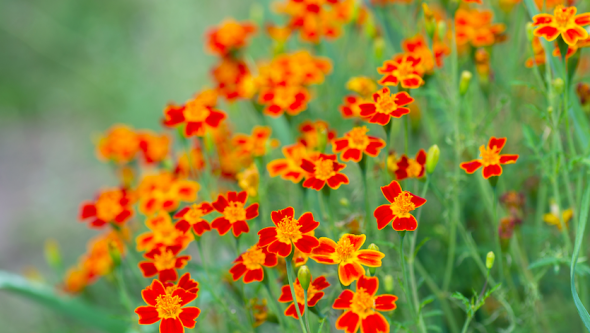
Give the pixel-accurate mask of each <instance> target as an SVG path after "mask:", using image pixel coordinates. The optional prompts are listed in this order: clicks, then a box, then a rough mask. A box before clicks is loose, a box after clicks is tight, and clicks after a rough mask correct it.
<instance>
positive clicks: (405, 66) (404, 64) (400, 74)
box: [373, 53, 424, 98]
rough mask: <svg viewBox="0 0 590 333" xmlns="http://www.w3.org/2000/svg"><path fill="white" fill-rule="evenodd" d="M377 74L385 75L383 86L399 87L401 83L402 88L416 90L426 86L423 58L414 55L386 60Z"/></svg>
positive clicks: (396, 56)
mask: <svg viewBox="0 0 590 333" xmlns="http://www.w3.org/2000/svg"><path fill="white" fill-rule="evenodd" d="M377 72H378V73H379V74H382V75H383V77H382V78H381V80H379V84H380V85H382V86H397V85H398V84H399V83H400V82H401V86H402V88H405V89H416V88H418V87H420V86H421V85H423V84H424V80H422V75H423V74H424V72H423V67H422V58H420V57H416V56H414V55H412V54H408V53H402V54H397V55H395V56H394V57H393V59H392V60H386V61H385V62H384V63H383V66H382V67H380V68H377ZM388 92H389V91H388ZM374 96H375V95H373V98H374Z"/></svg>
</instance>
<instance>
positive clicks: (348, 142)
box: [333, 126, 385, 162]
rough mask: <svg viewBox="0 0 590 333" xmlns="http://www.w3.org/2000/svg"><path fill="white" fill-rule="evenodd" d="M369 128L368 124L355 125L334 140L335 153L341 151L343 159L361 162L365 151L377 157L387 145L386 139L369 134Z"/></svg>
mask: <svg viewBox="0 0 590 333" xmlns="http://www.w3.org/2000/svg"><path fill="white" fill-rule="evenodd" d="M367 132H369V129H368V128H367V127H366V126H359V127H353V129H352V130H350V131H349V132H348V133H346V134H344V137H342V138H339V139H336V140H334V143H333V150H334V152H335V153H341V154H340V159H341V160H342V161H345V162H346V161H354V162H360V160H361V158H362V157H363V153H365V154H367V155H369V156H372V157H376V156H378V155H379V152H380V151H381V149H382V148H384V147H385V141H384V140H381V139H379V138H377V137H374V136H368V135H367Z"/></svg>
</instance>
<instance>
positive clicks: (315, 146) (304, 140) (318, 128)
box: [297, 120, 336, 150]
mask: <svg viewBox="0 0 590 333" xmlns="http://www.w3.org/2000/svg"><path fill="white" fill-rule="evenodd" d="M299 133H301V135H300V136H299V137H298V138H297V141H298V142H300V143H301V144H303V145H304V146H305V147H307V149H309V150H321V149H323V148H324V147H323V145H327V144H328V143H330V142H332V140H334V138H335V137H336V131H335V130H334V129H332V128H330V125H329V124H328V123H327V122H325V121H323V120H314V121H311V120H305V121H303V122H302V123H301V124H300V125H299Z"/></svg>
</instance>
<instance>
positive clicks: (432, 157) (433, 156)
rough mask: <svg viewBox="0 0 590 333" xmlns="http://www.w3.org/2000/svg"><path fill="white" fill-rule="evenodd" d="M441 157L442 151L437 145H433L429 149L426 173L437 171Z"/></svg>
mask: <svg viewBox="0 0 590 333" xmlns="http://www.w3.org/2000/svg"><path fill="white" fill-rule="evenodd" d="M439 157H440V149H439V148H438V146H437V145H432V146H431V147H430V148H428V153H426V172H428V173H433V172H434V169H436V165H437V164H438V158H439Z"/></svg>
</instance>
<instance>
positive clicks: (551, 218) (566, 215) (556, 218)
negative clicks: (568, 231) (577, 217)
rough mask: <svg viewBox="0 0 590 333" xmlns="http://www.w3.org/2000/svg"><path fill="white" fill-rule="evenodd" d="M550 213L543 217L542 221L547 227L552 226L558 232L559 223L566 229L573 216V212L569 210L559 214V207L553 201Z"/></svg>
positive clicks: (559, 228)
mask: <svg viewBox="0 0 590 333" xmlns="http://www.w3.org/2000/svg"><path fill="white" fill-rule="evenodd" d="M549 207H550V212H549V213H547V214H545V215H543V221H545V223H547V224H549V225H554V226H556V227H557V229H558V230H561V223H562V222H563V225H564V226H565V227H566V228H568V223H569V221H570V220H571V219H572V217H573V216H574V211H573V210H572V209H571V208H569V209H566V210H564V211H563V212H560V210H559V206H558V205H557V203H555V202H554V201H553V202H551V204H550V206H549Z"/></svg>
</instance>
